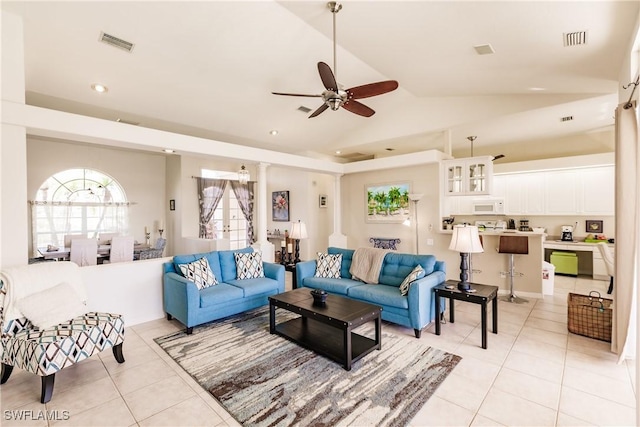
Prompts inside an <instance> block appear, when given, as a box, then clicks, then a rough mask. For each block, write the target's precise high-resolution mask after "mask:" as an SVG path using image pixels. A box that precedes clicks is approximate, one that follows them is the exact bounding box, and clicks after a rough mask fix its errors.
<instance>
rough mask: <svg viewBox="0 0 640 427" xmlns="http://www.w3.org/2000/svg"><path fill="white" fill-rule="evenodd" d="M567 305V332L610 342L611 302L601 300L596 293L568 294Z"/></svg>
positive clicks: (609, 300)
mask: <svg viewBox="0 0 640 427" xmlns="http://www.w3.org/2000/svg"><path fill="white" fill-rule="evenodd" d="M567 305H568V313H567V316H568V317H567V326H568V328H569V332H572V333H574V334H578V335H584V336H585V337H589V338H595V339H597V340H602V341H608V342H611V319H612V317H613V307H612V305H613V300H611V299H608V298H602V297H601V296H600V292H597V291H591V292H589V295H580V294H573V293H569V295H568V297H567Z"/></svg>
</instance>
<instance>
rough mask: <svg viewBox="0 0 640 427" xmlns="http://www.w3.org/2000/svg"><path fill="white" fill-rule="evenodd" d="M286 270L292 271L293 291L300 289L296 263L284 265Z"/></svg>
mask: <svg viewBox="0 0 640 427" xmlns="http://www.w3.org/2000/svg"><path fill="white" fill-rule="evenodd" d="M284 269H285V271H290V272H291V289H297V288H298V278H297V274H296V263H294V262H292V263H287V264H285V265H284Z"/></svg>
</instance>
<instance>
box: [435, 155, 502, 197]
mask: <svg viewBox="0 0 640 427" xmlns="http://www.w3.org/2000/svg"><path fill="white" fill-rule="evenodd" d="M443 166H444V168H443V169H444V180H443V182H444V194H445V196H470V195H485V194H490V192H491V178H492V176H493V162H492V158H491V156H482V157H468V158H464V159H455V160H445V161H444V162H443Z"/></svg>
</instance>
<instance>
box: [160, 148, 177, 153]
mask: <svg viewBox="0 0 640 427" xmlns="http://www.w3.org/2000/svg"><path fill="white" fill-rule="evenodd" d="M162 151H164V152H165V153H167V154H172V153H175V152H176V150H172V149H171V148H165V149H164V150H162Z"/></svg>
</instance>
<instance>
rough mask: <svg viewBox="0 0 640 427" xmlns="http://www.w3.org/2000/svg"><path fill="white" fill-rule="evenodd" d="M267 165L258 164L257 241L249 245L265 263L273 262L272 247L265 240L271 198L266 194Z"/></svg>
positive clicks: (273, 253)
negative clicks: (259, 254)
mask: <svg viewBox="0 0 640 427" xmlns="http://www.w3.org/2000/svg"><path fill="white" fill-rule="evenodd" d="M269 165H270V164H269V163H258V180H257V181H258V189H257V191H256V194H257V195H258V221H257V227H255V228H257V230H258V241H257V242H256V243H254V244H253V245H251V246H252V247H253V249H254V250H256V251H260V252H262V260H263V261H266V262H274V260H275V252H274V246H273V244H272V243H271V242H269V240H268V239H267V212H268V210H269V204H270V203H271V197H270V196H269V195H268V194H267V167H268V166H269Z"/></svg>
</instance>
